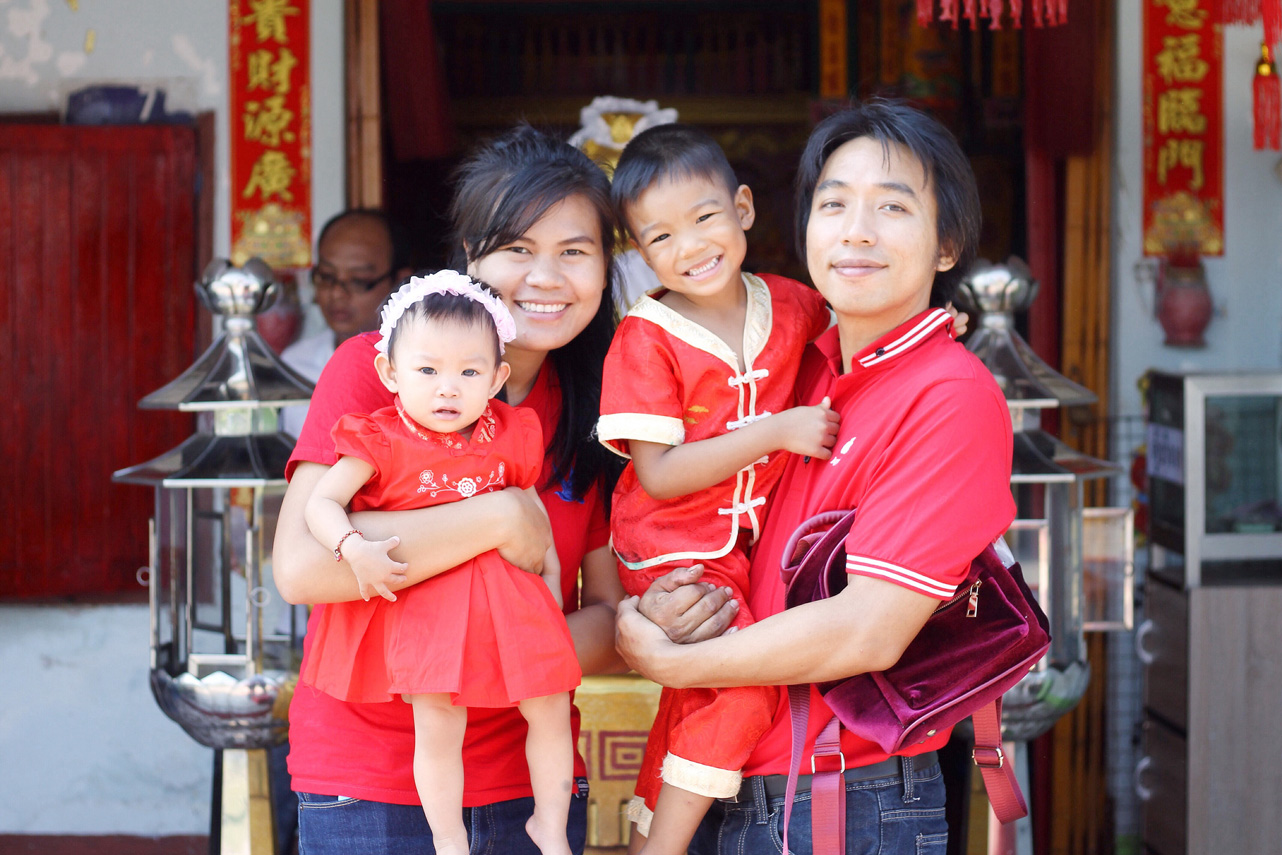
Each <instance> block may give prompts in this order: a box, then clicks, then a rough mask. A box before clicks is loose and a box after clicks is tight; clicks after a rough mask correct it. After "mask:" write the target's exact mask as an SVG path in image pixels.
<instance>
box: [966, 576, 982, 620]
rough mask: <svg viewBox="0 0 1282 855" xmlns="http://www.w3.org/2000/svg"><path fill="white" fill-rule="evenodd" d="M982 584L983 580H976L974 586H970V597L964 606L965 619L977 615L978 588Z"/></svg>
mask: <svg viewBox="0 0 1282 855" xmlns="http://www.w3.org/2000/svg"><path fill="white" fill-rule="evenodd" d="M982 584H984V580H983V579H976V580H975V584H973V585H971V586H970V597H969V598H968V600H967V605H966V617H975V616H976V615H977V614H978V613H979V586H980V585H982Z"/></svg>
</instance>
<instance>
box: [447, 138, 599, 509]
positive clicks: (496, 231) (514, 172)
mask: <svg viewBox="0 0 1282 855" xmlns="http://www.w3.org/2000/svg"><path fill="white" fill-rule="evenodd" d="M454 182H455V191H454V201H453V202H452V203H451V204H450V222H451V223H452V224H453V229H454V247H455V248H454V256H453V257H452V259H451V266H452V267H453V268H454V269H455V270H458V271H460V272H466V270H467V264H468V262H469V261H476V260H477V259H480V258H483V257H485V256H487V255H489V254H490V253H492V252H495V251H497V250H500V249H502V248H503V247H504V246H506V245H507V244H510V243H512V242H513V241H515V240H517V239H519V238H520V237H521V236H522V235H524V234H525V233H526V232H528V231H529V230H530V229H531V228H532V227H533V226H534V224H535V223H537V222H538V221H539V220H540V219H541V218H542V217H543V215H544V214H546V213H547V212H548V211H549V210H550V209H551V208H553V207H554V206H556V205H558V204H560V203H561V202H563V201H565V200H566V199H569V198H572V197H576V196H577V197H579V198H581V199H583V200H585V201H586V202H587V203H588V204H590V205H591V206H592V209H593V210H594V211H595V212H596V214H597V217H598V218H599V220H600V223H601V249H602V250H603V251H604V253H605V282H604V283H602V284H603V285H604V286H605V293H603V294H602V295H601V305H600V306H599V307H598V308H597V313H596V314H595V315H594V316H593V317H592V320H590V321H589V322H588V325H587V327H585V328H584V329H583V331H582V332H580V333H579V334H578V335H577V336H575V337H574V339H573V340H571V341H570V342H569V343H568V344H566V345H565V346H563V347H560V348H558V349H556V350H553V351H551V352H550V353H549V354H548V359H549V360H551V362H552V366H553V368H554V369H555V370H556V382H557V383H558V384H559V386H560V393H561V416H560V418H559V419H558V421H557V424H556V430H555V431H554V432H553V434H552V438H551V439H550V440H549V439H547V437H544V442H545V444H546V445H547V448H548V455H549V456H550V457H551V459H552V471H551V474H550V475H549V476H548V478H547V481H546V482H545V486H548V485H552V484H561V485H563V486H564V487H565V488H568V489H565V490H564V491H563V492H565V493H566V495H567V496H569V497H571V498H573V499H575V500H581V499H583V497H584V496H585V495H587V492H588V490H589V489H590V488H591V487H592V486H593V485H594V484H595V485H596V486H597V487H598V488H599V489H600V492H601V495H602V496H604V497H605V500H606V503H607V507H608V503H609V497H610V495H611V493H612V492H613V490H614V482H615V480H616V479H617V478H618V477H619V471H620V467H619V465H618V458H617V457H616V456H615V455H613V454H611V453H610V452H609V451H608V450H606V448H605V446H604V445H602V444H601V443H600V442H597V439H596V436H595V432H594V431H595V428H596V421H597V418H598V417H599V416H600V413H601V366H602V363H603V362H604V361H605V354H606V351H607V350H609V348H610V340H611V338H612V337H613V336H614V323H615V321H614V294H613V290H614V286H613V284H612V283H613V276H612V275H611V274H612V272H613V269H614V241H615V225H616V221H615V218H614V209H613V208H612V207H611V206H610V180H609V179H608V178H606V176H605V173H604V172H603V171H601V168H600V167H599V166H597V164H595V163H593V162H592V160H591V159H590V158H589V157H588V156H587V155H586V154H584V153H583V152H581V151H579V150H578V149H577V148H575V147H574V146H572V145H570V144H569V143H565V142H562V141H561V140H558V139H555V138H553V137H551V136H549V135H547V134H545V133H543V132H541V131H539V130H536V129H535V128H532V127H530V126H529V125H527V124H524V123H522V124H520V125H517V126H516V127H515V128H514V129H512V130H511V131H508V132H507V133H506V134H503V135H502V136H499V137H497V138H495V139H492V140H489V141H488V142H486V143H483V144H482V145H481V146H480V147H478V148H477V149H475V150H474V151H473V152H472V153H471V154H470V155H469V156H468V157H467V159H466V160H464V161H463V163H462V164H460V165H459V167H458V171H457V172H455V174H454Z"/></svg>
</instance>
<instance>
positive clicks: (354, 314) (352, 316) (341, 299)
mask: <svg viewBox="0 0 1282 855" xmlns="http://www.w3.org/2000/svg"><path fill="white" fill-rule="evenodd" d="M316 255H317V262H316V268H315V271H316V272H315V274H314V275H313V281H312V285H313V287H314V288H315V291H316V305H318V306H320V310H321V314H323V315H324V316H325V323H327V324H329V327H330V329H332V330H333V331H334V337H335V338H336V339H337V340H338V341H342V340H344V339H347V338H349V337H351V336H353V335H355V334H356V333H360V332H365V331H367V330H373V329H377V328H378V308H379V306H381V305H382V303H383V300H385V299H386V298H387V295H388V294H390V293H392V289H393V288H395V287H396V284H397V283H396V278H397V277H396V271H394V270H392V242H391V239H390V238H389V237H388V235H387V231H386V229H384V228H383V225H382V223H380V222H379V221H378V220H375V219H373V218H370V217H349V218H347V219H344V220H339V221H338V222H337V223H335V224H334V225H333V226H331V227H330V229H329V231H328V232H326V233H325V239H324V240H323V241H321V243H320V245H319V246H317V248H316ZM336 280H337V281H336ZM371 282H373V283H374V284H373V287H371V288H369V289H368V290H366V288H365V286H366V285H368V284H369V283H371Z"/></svg>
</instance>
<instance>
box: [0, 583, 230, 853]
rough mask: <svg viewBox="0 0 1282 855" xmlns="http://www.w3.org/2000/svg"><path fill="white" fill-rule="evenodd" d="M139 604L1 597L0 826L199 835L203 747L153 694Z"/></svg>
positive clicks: (203, 816)
mask: <svg viewBox="0 0 1282 855" xmlns="http://www.w3.org/2000/svg"><path fill="white" fill-rule="evenodd" d="M147 639H148V623H147V608H146V606H133V605H120V606H13V605H10V606H0V663H3V665H0V674H2V675H3V676H2V677H0V682H2V683H3V689H2V690H0V692H2V695H0V697H3V700H0V792H3V793H4V798H2V799H0V834H106V833H111V834H138V835H165V834H204V833H207V832H208V831H209V803H210V780H211V769H212V765H213V752H212V751H210V750H209V749H208V748H202V747H201V746H200V745H198V744H196V743H195V742H194V741H193V740H192V739H191V738H190V737H188V736H187V734H186V733H184V732H183V730H182V729H181V728H180V727H179V726H178V725H176V724H174V723H173V722H172V721H170V720H169V719H168V718H166V717H165V715H164V713H162V712H161V711H160V708H159V707H158V706H156V702H155V701H154V700H153V699H152V696H151V689H150V688H149V686H148V675H147Z"/></svg>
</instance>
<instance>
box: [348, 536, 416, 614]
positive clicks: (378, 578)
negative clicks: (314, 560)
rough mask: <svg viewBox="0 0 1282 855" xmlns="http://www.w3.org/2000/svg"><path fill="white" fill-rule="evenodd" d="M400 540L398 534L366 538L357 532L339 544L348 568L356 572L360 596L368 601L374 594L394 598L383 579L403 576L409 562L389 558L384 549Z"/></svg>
mask: <svg viewBox="0 0 1282 855" xmlns="http://www.w3.org/2000/svg"><path fill="white" fill-rule="evenodd" d="M400 542H401V539H400V538H399V537H389V538H388V539H387V540H366V539H365V538H364V537H360V536H357V537H352V538H349V539H348V540H347V541H346V542H345V543H344V544H343V557H344V558H345V559H347V563H348V564H349V565H350V566H351V568H352V572H353V573H355V574H356V581H357V583H358V584H359V585H360V588H361V599H363V600H365V602H369V598H370V597H372V596H373V595H374V594H378V595H379V596H381V597H382V598H383V599H385V600H389V601H391V602H393V603H394V602H396V595H395V594H393V593H392V591H391V589H390V588H388V587H387V583H388V582H391V581H399V579H404V577H405V571H406V570H407V569H408V568H409V565H408V564H403V563H401V562H400V561H393V560H392V557H391V556H390V555H388V553H389V552H391V551H392V550H393V549H395V548H396V547H397V546H399V545H400ZM396 577H399V579H397V578H396Z"/></svg>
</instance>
